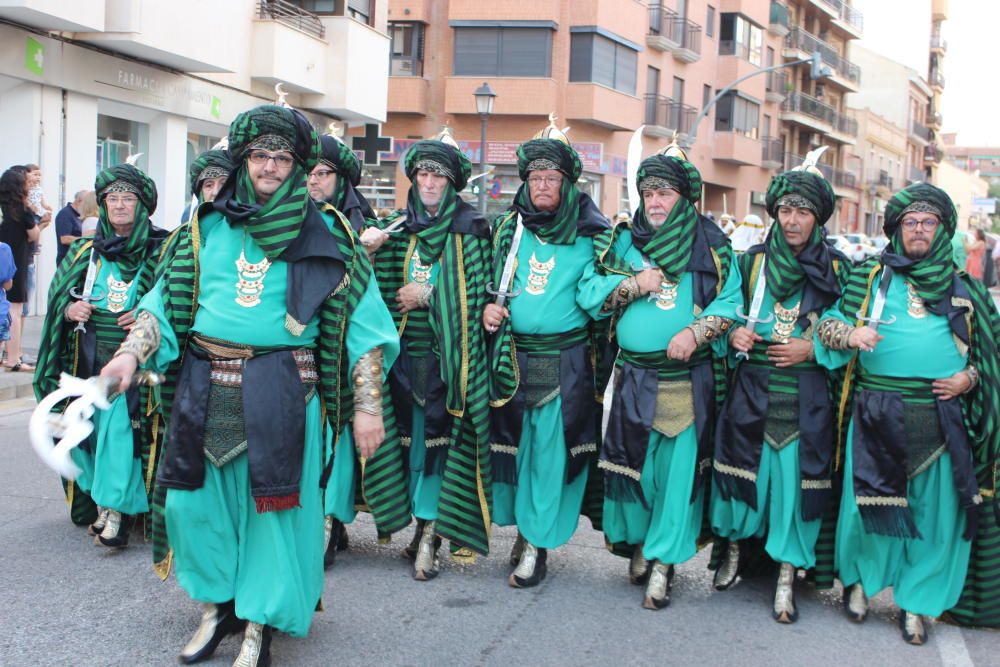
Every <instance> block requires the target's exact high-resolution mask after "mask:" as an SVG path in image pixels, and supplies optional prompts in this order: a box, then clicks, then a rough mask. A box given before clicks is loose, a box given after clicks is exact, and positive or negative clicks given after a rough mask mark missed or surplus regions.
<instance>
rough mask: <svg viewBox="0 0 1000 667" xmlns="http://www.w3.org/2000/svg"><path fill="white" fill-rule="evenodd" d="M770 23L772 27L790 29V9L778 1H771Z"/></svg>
mask: <svg viewBox="0 0 1000 667" xmlns="http://www.w3.org/2000/svg"><path fill="white" fill-rule="evenodd" d="M770 23H771V24H772V25H780V26H784V27H786V28H787V27H788V7H787V6H786V5H785V4H784V3H781V2H778V0H771V18H770Z"/></svg>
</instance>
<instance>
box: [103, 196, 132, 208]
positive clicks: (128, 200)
mask: <svg viewBox="0 0 1000 667" xmlns="http://www.w3.org/2000/svg"><path fill="white" fill-rule="evenodd" d="M104 201H105V202H107V204H108V205H109V206H118V205H119V204H124V205H125V206H135V205H136V204H137V203H138V202H139V198H138V197H136V196H135V195H108V196H107V197H105V198H104Z"/></svg>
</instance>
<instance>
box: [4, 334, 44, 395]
mask: <svg viewBox="0 0 1000 667" xmlns="http://www.w3.org/2000/svg"><path fill="white" fill-rule="evenodd" d="M44 321H45V318H44V317H42V316H40V315H32V316H30V317H26V318H24V333H23V336H22V340H21V354H22V356H24V357H26V358H28V359H31V360H34V359H36V358H37V357H38V341H39V340H40V339H41V336H42V322H44ZM33 378H34V373H12V372H10V371H8V370H0V401H10V400H13V399H18V398H29V397H31V396H34V392H33V390H32V388H31V382H32V379H33Z"/></svg>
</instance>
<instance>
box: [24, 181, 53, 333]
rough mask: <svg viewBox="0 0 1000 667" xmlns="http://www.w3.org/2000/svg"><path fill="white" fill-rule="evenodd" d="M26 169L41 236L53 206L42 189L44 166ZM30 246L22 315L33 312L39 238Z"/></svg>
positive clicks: (30, 205) (50, 220) (29, 199)
mask: <svg viewBox="0 0 1000 667" xmlns="http://www.w3.org/2000/svg"><path fill="white" fill-rule="evenodd" d="M24 169H25V170H26V173H27V178H28V207H29V208H30V209H31V210H32V212H33V213H34V214H35V218H36V219H37V220H38V234H39V237H41V233H42V232H43V231H45V228H46V227H48V226H49V225H51V224H52V206H50V205H49V203H48V202H47V201H46V200H45V193H44V192H43V191H42V168H41V167H39V166H38V165H37V164H26V165H24ZM28 247H29V248H30V253H29V254H28V266H27V269H26V271H27V275H26V276H25V285H26V286H27V292H26V294H25V299H24V307H23V308H22V315H23V316H24V317H27V316H28V315H30V314H31V302H32V300H33V299H34V294H35V284H36V280H35V257H37V256H38V252H39V248H40V247H41V243H40V242H39V239H35V240H34V241H31V242H30V243H29V244H28Z"/></svg>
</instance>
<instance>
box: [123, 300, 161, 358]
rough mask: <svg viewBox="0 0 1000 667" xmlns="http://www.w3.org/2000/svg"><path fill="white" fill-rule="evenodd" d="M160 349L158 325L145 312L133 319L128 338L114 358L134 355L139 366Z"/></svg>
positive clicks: (154, 319)
mask: <svg viewBox="0 0 1000 667" xmlns="http://www.w3.org/2000/svg"><path fill="white" fill-rule="evenodd" d="M159 347H160V323H159V322H157V321H156V318H154V317H153V316H152V315H150V314H149V313H147V312H146V311H142V312H141V313H139V316H138V317H136V318H135V324H133V325H132V330H131V331H129V332H128V336H126V337H125V340H123V341H122V344H121V346H119V348H118V350H117V351H116V352H115V356H116V357H117V356H119V355H122V354H125V353H126V352H127V353H129V354H133V355H135V358H136V359H138V360H139V365H140V366H141V365H142V364H144V363H146V362H147V361H149V358H150V357H151V356H153V353H154V352H156V350H157V348H159Z"/></svg>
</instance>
